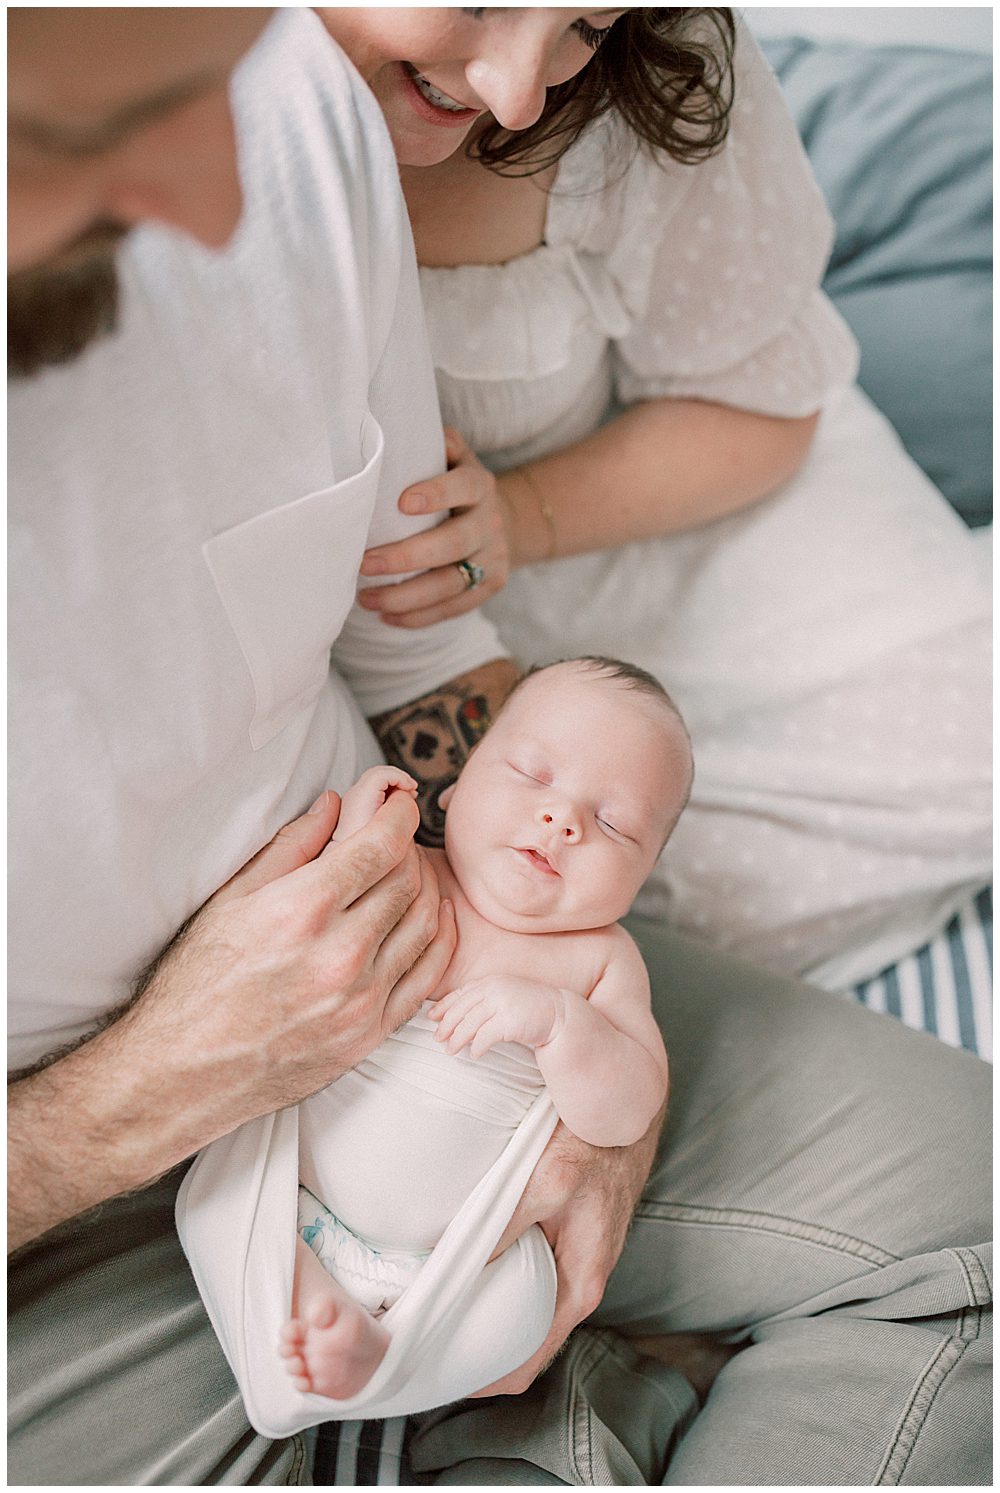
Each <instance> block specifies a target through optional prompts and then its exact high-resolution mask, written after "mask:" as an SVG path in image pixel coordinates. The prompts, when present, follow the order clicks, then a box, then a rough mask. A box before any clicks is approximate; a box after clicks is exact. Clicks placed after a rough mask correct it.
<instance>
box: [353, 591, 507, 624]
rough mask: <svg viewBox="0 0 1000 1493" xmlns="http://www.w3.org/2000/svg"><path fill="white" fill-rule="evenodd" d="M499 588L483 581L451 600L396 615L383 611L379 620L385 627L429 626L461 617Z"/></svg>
mask: <svg viewBox="0 0 1000 1493" xmlns="http://www.w3.org/2000/svg"><path fill="white" fill-rule="evenodd" d="M499 590H500V586H499V585H495V586H491V585H489V584H488V583H486V582H484V583H483V585H481V586H477V587H476V589H475V590H474V591H464V592H462V594H461V595H460V596H455V597H452V598H451V600H446V601H441V602H438V603H436V604H435V605H433V606H427V607H419V608H418V609H417V610H416V611H413V612H402V613H400V614H399V615H398V616H397V615H396V614H394V613H387V612H383V613H382V615H381V620H382V621H383V622H384V623H385V624H386V626H387V627H409V628H419V627H431V626H433V624H434V623H435V622H444V621H446V620H447V619H448V618H449V617H461V616H464V614H465V613H466V612H473V611H475V609H476V607H478V606H481V605H482V604H483V602H484V601H489V599H490V597H491V596H495V595H496V593H497V592H498V591H499Z"/></svg>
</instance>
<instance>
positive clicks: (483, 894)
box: [459, 883, 631, 933]
mask: <svg viewBox="0 0 1000 1493" xmlns="http://www.w3.org/2000/svg"><path fill="white" fill-rule="evenodd" d="M459 885H461V886H462V892H463V893H464V895H465V898H466V900H467V901H468V902H469V903H470V904H471V905H472V907H473V908H474V909H475V911H476V912H478V914H479V916H480V917H481V918H485V920H486V922H488V923H492V924H493V926H494V928H502V929H503V930H504V931H505V932H506V933H585V932H588V931H592V930H594V929H597V928H610V927H611V926H612V924H614V923H617V922H619V921H620V920H621V918H623V917H624V916H625V914H626V913H627V912H628V910H629V907H630V906H631V899H630V900H629V902H628V903H626V904H625V905H624V906H620V907H612V908H601V909H586V908H583V909H580V908H570V909H566V908H561V907H554V908H548V909H539V910H538V911H537V912H535V911H533V910H532V909H531V908H530V907H528V908H525V907H523V906H514V905H512V904H511V902H510V901H509V900H507V899H506V898H504V897H503V896H502V895H500V894H498V893H497V892H495V891H492V890H491V889H490V888H488V887H484V886H480V885H473V886H465V885H462V883H459Z"/></svg>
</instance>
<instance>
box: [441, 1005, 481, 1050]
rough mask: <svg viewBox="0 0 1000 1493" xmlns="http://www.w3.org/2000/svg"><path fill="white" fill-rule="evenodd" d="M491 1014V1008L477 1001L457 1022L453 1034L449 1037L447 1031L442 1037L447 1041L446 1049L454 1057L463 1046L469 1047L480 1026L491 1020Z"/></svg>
mask: <svg viewBox="0 0 1000 1493" xmlns="http://www.w3.org/2000/svg"><path fill="white" fill-rule="evenodd" d="M491 1014H492V1013H491V1012H490V1011H489V1010H487V1009H486V1008H485V1007H484V1006H482V1005H481V1004H479V1003H478V1002H477V1004H476V1005H475V1006H473V1008H472V1010H471V1011H468V1012H467V1013H466V1014H465V1015H464V1016H463V1017H462V1018H461V1020H460V1021H458V1022H457V1024H456V1025H455V1027H454V1029H453V1031H452V1033H451V1036H450V1037H449V1036H448V1035H447V1033H446V1034H445V1036H444V1037H443V1038H442V1039H441V1040H442V1041H444V1043H445V1048H446V1050H447V1051H448V1052H450V1053H451V1055H452V1056H453V1057H454V1055H455V1053H457V1052H461V1051H462V1048H463V1047H468V1045H469V1043H470V1042H471V1041H472V1039H473V1037H474V1036H475V1035H476V1033H477V1032H478V1031H479V1029H480V1027H481V1026H483V1025H484V1024H485V1023H486V1022H488V1021H489V1019H490V1016H491Z"/></svg>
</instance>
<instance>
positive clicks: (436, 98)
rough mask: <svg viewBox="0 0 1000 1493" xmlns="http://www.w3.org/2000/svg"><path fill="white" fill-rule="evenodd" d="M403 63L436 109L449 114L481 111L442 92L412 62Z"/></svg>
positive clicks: (415, 83)
mask: <svg viewBox="0 0 1000 1493" xmlns="http://www.w3.org/2000/svg"><path fill="white" fill-rule="evenodd" d="M403 65H404V67H405V68H406V71H407V72H408V73H409V75H410V79H411V81H412V82H413V84H414V85H415V86H416V88H418V89H419V91H420V92H421V93H422V94H423V96H424V98H425V99H426V100H427V102H428V103H429V104H433V105H434V107H435V109H444V110H445V111H446V112H447V113H448V114H477V113H478V112H479V111H478V110H477V109H470V108H469V106H468V104H460V103H459V102H458V100H457V99H453V98H452V97H451V96H450V94H447V93H442V92H441V90H440V88H435V87H434V84H433V83H432V82H431V81H430V79H429V78H425V77H424V75H423V73H418V72H417V69H416V68H415V67H414V66H413V63H412V62H406V63H404V64H403Z"/></svg>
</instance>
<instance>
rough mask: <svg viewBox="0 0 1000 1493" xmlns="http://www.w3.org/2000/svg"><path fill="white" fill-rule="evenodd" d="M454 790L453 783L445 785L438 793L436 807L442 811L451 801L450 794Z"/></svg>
mask: <svg viewBox="0 0 1000 1493" xmlns="http://www.w3.org/2000/svg"><path fill="white" fill-rule="evenodd" d="M454 791H455V784H454V783H449V784H448V786H447V788H443V789H442V790H441V792H440V793H439V794H438V808H439V809H441V810H442V811H444V810H445V809H447V807H448V805H449V804H450V803H451V795H452V794H453V793H454Z"/></svg>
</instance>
